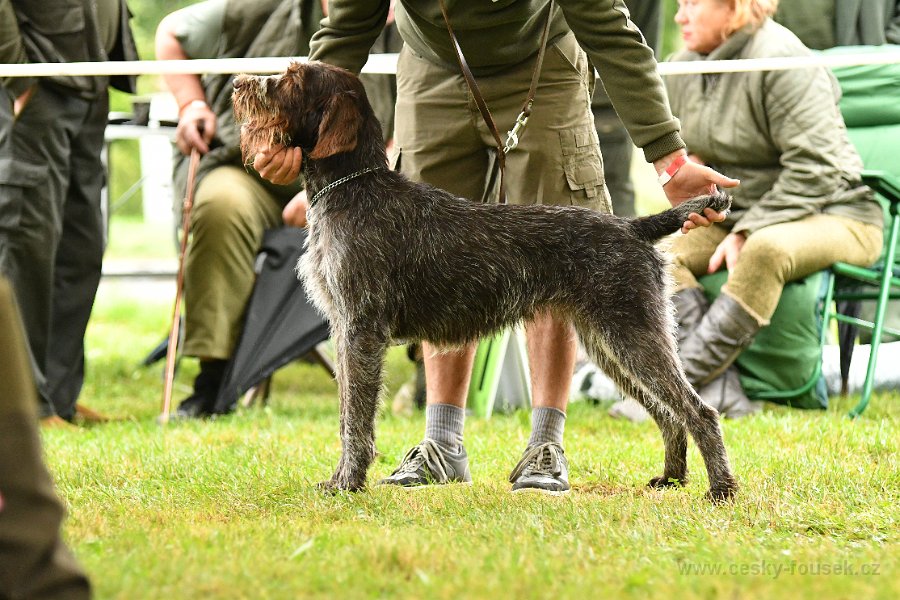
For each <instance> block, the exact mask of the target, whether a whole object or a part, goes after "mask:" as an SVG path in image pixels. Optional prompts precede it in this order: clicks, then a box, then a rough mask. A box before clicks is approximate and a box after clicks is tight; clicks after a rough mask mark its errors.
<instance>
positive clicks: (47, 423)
mask: <svg viewBox="0 0 900 600" xmlns="http://www.w3.org/2000/svg"><path fill="white" fill-rule="evenodd" d="M41 427H42V428H44V429H78V426H77V425H73V424H72V423H69V422H68V421H66V420H65V419H63V418H62V417H60V416H59V415H50V416H49V417H43V418H42V419H41Z"/></svg>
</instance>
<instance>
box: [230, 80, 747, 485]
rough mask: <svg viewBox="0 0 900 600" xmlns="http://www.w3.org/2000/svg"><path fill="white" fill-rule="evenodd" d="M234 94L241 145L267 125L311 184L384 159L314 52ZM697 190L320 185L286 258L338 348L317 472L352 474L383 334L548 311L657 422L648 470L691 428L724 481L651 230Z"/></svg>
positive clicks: (693, 203) (710, 414)
mask: <svg viewBox="0 0 900 600" xmlns="http://www.w3.org/2000/svg"><path fill="white" fill-rule="evenodd" d="M234 103H235V114H236V115H237V118H238V119H240V120H243V121H245V122H246V124H245V126H244V128H243V135H242V146H243V148H244V153H245V157H252V156H253V155H254V154H255V152H256V151H257V150H258V149H259V148H261V147H264V146H265V145H266V144H268V143H269V142H271V140H289V141H290V144H292V145H294V146H299V147H300V148H302V150H303V153H304V173H305V176H306V185H307V192H308V194H309V197H310V198H312V197H313V196H314V195H315V194H316V193H317V192H318V191H319V190H321V189H322V188H324V187H325V186H327V185H328V184H331V183H332V182H334V181H336V180H338V179H340V178H342V177H345V176H347V175H351V174H354V173H358V172H359V171H361V170H363V169H366V168H371V167H382V166H384V165H385V163H386V156H385V151H384V145H383V142H382V137H381V128H380V126H379V124H378V122H377V120H376V118H375V116H374V114H373V112H372V108H371V106H370V105H369V103H368V100H367V99H366V96H365V92H364V90H363V87H362V84H361V83H360V82H359V80H358V78H357V77H355V76H354V75H352V74H351V73H349V72H347V71H344V70H342V69H338V68H335V67H331V66H328V65H325V64H323V63H315V62H313V63H306V64H294V65H292V66H291V67H290V68H289V69H288V70H287V72H286V73H285V74H283V75H281V76H278V77H269V78H261V77H253V76H246V75H243V76H239V77H238V78H237V79H236V80H235V94H234ZM707 206H709V207H712V208H714V209H716V210H724V209H726V208H727V207H728V206H729V200H728V198H727V197H726V196H724V195H719V194H717V195H714V196H703V197H699V198H696V199H693V200H690V201H688V202H685V203H684V204H682V205H680V206H678V207H676V208H674V209H670V210H668V211H666V212H664V213H661V214H659V215H653V216H649V217H643V218H640V219H633V220H629V219H621V218H617V217H614V216H612V215H604V214H600V213H596V212H592V211H589V210H586V209H581V208H573V207H553V206H528V207H525V206H508V205H496V204H476V203H473V202H469V201H467V200H462V199H460V198H456V197H454V196H452V195H451V194H449V193H447V192H444V191H442V190H439V189H436V188H434V187H431V186H429V185H425V184H419V183H413V182H411V181H409V180H408V179H406V178H405V177H404V176H402V175H400V174H399V173H395V172H392V171H389V170H387V169H379V170H377V171H374V172H371V173H365V174H362V175H359V176H357V177H355V178H353V179H351V180H349V181H347V182H346V183H343V184H342V185H340V186H339V187H337V188H335V189H332V190H329V191H327V192H326V193H324V194H323V195H322V198H321V199H320V200H319V201H318V202H317V203H315V204H314V205H313V206H311V207H310V210H309V213H308V220H309V236H308V242H307V244H308V248H307V251H306V253H305V254H304V256H303V258H302V259H301V261H300V264H299V265H298V271H299V274H300V276H301V278H302V280H303V283H304V285H305V287H306V290H307V292H308V294H309V296H310V298H311V299H312V300H313V302H314V303H315V305H316V306H317V307H318V308H319V309H320V310H321V311H322V312H323V313H324V314H325V315H326V316H327V317H328V318H329V319H330V322H331V327H332V337H333V340H334V343H335V348H336V353H337V365H336V366H337V378H338V387H339V389H340V402H341V442H342V448H343V453H342V455H341V459H340V462H339V464H338V466H337V469H336V471H335V473H334V475H333V477H332V478H331V480H330V481H328V482H326V484H325V485H326V486H327V487H329V488H332V489H346V490H357V489H360V488H362V487H363V486H364V485H365V479H366V471H367V469H368V467H369V465H370V463H371V462H372V459H373V457H374V448H375V445H374V441H375V416H376V409H377V405H378V400H379V394H380V392H381V387H382V368H383V362H384V354H385V351H386V349H387V347H388V345H389V344H390V343H391V341H392V340H394V339H402V340H427V341H429V342H431V343H433V344H435V345H438V346H457V345H461V344H466V343H468V342H472V341H474V340H477V339H478V338H480V337H483V336H485V335H488V334H492V333H494V332H496V331H497V330H498V329H500V328H503V327H507V326H510V325H513V324H516V323H519V322H522V321H524V320H529V319H531V318H532V317H533V316H534V315H535V313H537V312H539V311H551V312H553V313H554V314H555V315H558V316H560V317H563V318H566V319H569V320H571V321H572V322H573V323H574V325H575V328H576V330H577V331H578V334H579V335H580V337H581V340H582V343H583V344H584V345H585V348H586V349H587V351H588V354H589V355H590V356H591V358H592V359H593V360H594V361H595V362H596V363H597V364H598V365H599V366H600V367H601V368H602V369H603V370H604V372H606V373H607V374H608V375H609V376H610V377H611V378H612V379H613V380H614V381H615V382H616V383H617V384H618V385H619V386H620V388H621V389H622V390H623V391H625V392H626V393H628V394H629V395H631V396H633V397H634V398H636V399H637V400H638V401H639V402H640V403H641V404H642V405H643V406H644V407H646V408H647V410H648V411H649V412H650V414H651V415H652V416H653V418H654V419H655V420H656V422H657V424H658V425H659V427H660V429H661V430H662V434H663V438H664V441H665V454H666V455H665V465H664V468H663V473H662V475H661V476H659V477H656V478H654V479H652V480H651V482H650V485H652V486H656V487H662V486H668V485H676V484H682V483H684V482H685V481H686V480H687V461H686V452H687V433H690V435H691V436H692V437H693V438H694V440H695V442H696V443H697V446H698V447H699V449H700V452H701V454H702V455H703V459H704V462H705V463H706V468H707V472H708V475H709V481H710V490H709V496H710V497H711V498H712V499H714V500H720V499H726V498H730V497H731V496H733V495H734V493H735V491H736V489H737V484H736V482H735V479H734V478H733V476H732V474H731V471H730V468H729V465H728V458H727V455H726V452H725V446H724V444H723V441H722V433H721V430H720V427H719V421H718V414H717V413H716V411H715V410H713V409H712V408H710V407H709V406H707V405H706V404H704V403H703V402H702V401H701V400H700V398H699V396H698V395H697V394H696V393H695V392H694V390H693V388H692V387H691V386H690V384H689V383H688V381H687V379H686V378H685V375H684V373H683V371H682V368H681V363H680V361H679V359H678V355H677V353H676V342H675V337H674V320H673V317H672V309H671V304H670V302H669V299H668V297H667V290H666V284H667V280H666V268H665V267H666V261H665V259H664V257H663V256H662V255H661V254H660V253H659V252H658V251H657V250H656V248H655V247H654V246H653V242H654V241H656V240H657V239H658V238H660V237H662V236H663V235H667V234H669V233H672V232H674V231H676V230H678V229H679V228H680V227H681V225H682V223H683V222H684V221H685V220H686V219H687V216H688V215H689V214H690V213H692V212H697V213H700V212H702V210H703V209H704V208H705V207H707Z"/></svg>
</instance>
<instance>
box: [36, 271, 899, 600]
mask: <svg viewBox="0 0 900 600" xmlns="http://www.w3.org/2000/svg"><path fill="white" fill-rule="evenodd" d="M170 311H171V299H170V298H169V297H167V296H166V294H165V293H162V294H159V293H151V292H150V291H147V290H143V289H142V290H141V291H140V292H137V293H135V292H134V291H133V290H129V289H128V288H127V287H121V286H114V287H111V286H106V285H104V288H103V289H102V290H101V294H100V296H99V298H98V305H97V309H96V312H95V316H94V318H93V320H92V323H91V326H90V329H89V334H88V335H89V337H88V346H89V354H88V360H89V370H88V380H87V383H86V388H85V391H84V396H83V401H84V403H85V404H87V405H89V406H92V407H95V408H98V409H101V410H103V411H105V412H107V413H109V414H111V415H113V416H116V417H120V418H122V419H123V420H122V421H120V422H115V423H111V424H107V425H104V426H99V427H93V428H82V429H79V430H70V431H58V430H54V431H46V432H45V433H44V441H45V450H46V454H47V460H48V463H49V465H50V468H51V470H52V472H53V473H54V475H55V477H56V481H57V483H58V486H59V491H60V494H61V496H62V497H63V498H64V500H65V501H66V503H67V505H68V507H69V512H70V514H69V518H68V520H67V522H66V524H65V536H66V539H67V540H68V542H69V543H70V545H71V546H72V548H73V550H74V551H75V553H76V554H77V556H78V558H79V559H80V561H81V562H82V564H83V565H84V566H85V568H86V569H87V571H88V572H89V574H90V575H91V577H92V580H93V582H94V584H95V586H96V591H97V597H98V598H127V599H137V598H295V597H321V598H335V597H336V598H367V597H388V598H392V597H402V598H595V597H631V598H646V597H666V598H671V597H686V598H691V597H698V598H716V597H728V598H796V597H816V598H819V599H824V598H860V599H861V598H896V597H898V596H900V577H898V569H897V567H898V558H900V546H898V541H900V540H898V537H900V536H898V531H900V522H898V521H900V460H898V446H900V426H898V420H900V395H898V394H892V395H879V396H876V397H875V398H874V400H873V402H872V404H871V406H870V408H869V410H868V411H867V412H866V413H865V415H864V417H863V418H862V419H859V420H858V421H856V422H851V421H850V420H848V419H847V418H845V416H844V415H845V413H846V410H847V409H848V408H849V407H850V406H852V404H851V403H852V402H853V400H852V399H851V400H844V401H836V402H835V406H833V407H832V408H831V409H830V410H828V411H827V412H802V411H796V410H786V409H782V408H779V407H774V406H770V407H768V408H767V410H766V411H765V412H764V413H763V414H761V415H759V416H756V417H752V418H747V419H744V420H741V421H734V422H731V421H727V422H725V423H724V430H725V435H726V443H727V446H728V449H729V451H730V455H731V459H732V463H733V466H734V470H735V472H736V474H737V476H738V477H739V479H740V482H741V484H742V486H743V487H742V490H741V494H740V496H739V498H738V499H737V501H735V502H734V503H733V504H729V505H725V506H711V505H709V504H707V503H705V502H704V501H703V499H702V494H703V492H704V491H705V487H706V477H705V474H704V472H703V469H702V466H701V462H700V458H699V455H698V453H697V452H696V450H695V449H694V448H693V447H692V448H691V451H690V455H689V463H690V466H691V469H692V477H693V479H692V481H691V482H690V483H689V484H688V485H687V487H685V488H683V489H680V490H672V491H665V492H660V491H653V490H649V489H647V488H645V487H644V484H645V483H646V481H647V480H648V479H649V478H650V477H651V476H653V475H656V474H658V472H659V470H660V468H661V464H662V443H661V440H660V436H659V433H658V432H657V430H656V429H655V426H654V425H652V424H650V423H644V424H640V425H635V424H631V423H626V422H621V421H616V420H613V419H611V418H609V417H608V416H606V411H605V410H604V407H602V406H595V405H591V404H586V403H576V404H573V405H572V407H571V410H570V416H569V419H568V424H567V431H566V442H567V449H568V456H569V459H570V463H571V480H572V483H573V491H572V493H571V494H569V495H568V496H566V497H563V498H547V497H538V496H531V495H512V494H510V493H509V492H508V489H509V484H508V483H507V482H506V477H507V475H508V472H509V470H510V469H511V468H512V466H513V465H514V464H515V462H516V460H517V459H518V456H519V453H520V452H521V450H522V448H523V447H524V444H525V442H526V440H527V435H528V415H527V413H524V412H520V413H516V414H512V415H499V416H495V417H494V418H492V419H490V420H488V421H484V420H478V419H474V418H472V419H469V421H468V422H467V424H466V446H467V449H468V450H469V453H470V456H471V461H472V462H471V464H472V471H473V477H474V485H472V486H449V487H446V488H442V489H427V490H420V491H416V492H408V491H402V490H394V489H384V488H378V487H374V486H372V487H370V488H369V489H367V490H366V491H365V492H363V493H359V494H354V495H339V496H327V495H323V494H321V493H319V492H317V491H316V490H315V489H314V484H315V483H316V482H317V481H320V480H323V479H325V478H327V477H328V476H329V475H330V473H331V469H332V468H333V466H334V465H335V463H336V461H337V458H338V456H339V452H340V443H339V440H338V437H337V405H336V388H335V384H334V382H333V381H331V380H330V379H329V378H328V376H327V375H326V374H325V372H324V371H323V370H322V369H321V368H318V367H315V366H311V365H305V364H294V365H290V366H289V367H286V368H285V369H283V370H281V371H280V372H279V373H278V374H277V375H276V378H275V381H274V391H273V397H272V399H271V403H270V405H269V407H267V408H264V409H263V408H252V409H247V410H243V411H241V412H239V413H238V414H236V415H233V416H229V417H226V418H223V419H219V420H216V421H210V422H200V423H186V424H172V425H169V426H167V427H161V426H158V425H156V424H155V421H154V418H155V416H156V414H157V413H158V411H159V404H160V398H161V389H162V384H161V371H162V368H161V366H160V365H156V366H153V367H150V368H142V367H139V366H138V364H139V362H140V360H141V359H142V358H143V357H144V355H145V354H146V353H147V352H148V351H149V349H150V348H152V347H153V346H154V345H155V344H156V343H157V342H158V341H159V340H160V339H161V337H162V335H163V334H164V332H165V330H166V327H167V321H168V318H169V316H170ZM195 368H196V367H195V365H194V364H191V362H190V361H185V363H184V365H183V368H182V369H181V372H180V373H179V377H178V388H177V390H176V397H177V398H180V397H183V396H185V395H186V394H187V392H188V388H189V384H190V382H191V381H192V378H193V375H194V374H195V372H196V371H195ZM411 374H412V367H411V365H410V363H409V362H408V361H407V360H406V359H405V357H404V356H403V353H402V351H401V350H400V349H395V351H393V352H392V354H391V356H390V360H389V364H388V367H387V387H388V394H389V396H390V395H391V394H393V393H394V392H395V391H396V390H397V389H398V387H399V386H400V385H401V384H402V383H403V382H404V381H405V380H406V379H407V378H408V377H409V376H410V375H411ZM388 405H389V403H388ZM422 429H423V418H422V416H421V414H419V415H415V416H413V417H411V418H409V417H396V416H393V415H391V414H389V413H388V412H386V413H385V414H384V415H383V416H382V418H381V419H380V420H379V437H378V449H379V451H380V453H381V455H380V456H379V458H378V460H377V461H376V463H375V465H374V466H373V468H372V470H371V473H370V477H369V480H370V482H372V481H374V480H376V479H377V478H379V477H382V476H384V475H386V474H388V473H389V472H390V471H391V469H392V468H393V466H394V465H395V463H396V462H397V461H398V459H399V458H400V457H401V456H402V454H403V452H404V451H405V450H406V449H407V447H408V446H409V445H410V444H412V443H414V442H416V441H418V440H419V438H420V436H421V432H422Z"/></svg>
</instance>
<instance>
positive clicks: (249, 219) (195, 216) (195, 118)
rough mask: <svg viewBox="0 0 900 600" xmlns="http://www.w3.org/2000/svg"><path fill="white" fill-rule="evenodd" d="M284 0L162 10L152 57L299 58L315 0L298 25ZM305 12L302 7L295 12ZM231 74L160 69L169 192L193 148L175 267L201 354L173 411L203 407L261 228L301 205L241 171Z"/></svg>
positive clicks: (187, 340)
mask: <svg viewBox="0 0 900 600" xmlns="http://www.w3.org/2000/svg"><path fill="white" fill-rule="evenodd" d="M297 4H300V2H296V1H293V0H207V1H205V2H201V3H199V4H194V5H192V6H189V7H187V8H184V9H181V10H179V11H176V12H174V13H171V14H170V15H168V16H166V17H165V18H164V19H163V20H162V21H161V22H160V24H159V28H158V29H157V32H156V57H157V58H158V59H187V58H192V59H196V58H225V57H232V58H233V57H244V56H298V55H305V54H308V50H309V39H310V37H311V36H312V34H313V32H314V31H315V30H316V28H318V23H319V20H320V19H321V18H322V6H321V3H320V0H311V4H312V5H313V6H312V8H313V9H314V12H315V11H317V12H315V14H311V18H310V19H308V20H307V21H306V22H301V21H300V20H299V19H291V18H290V16H291V15H292V14H293V13H295V12H296V9H297V7H296V6H295V5H297ZM304 14H307V13H304ZM231 78H232V76H231V75H208V76H205V77H204V78H203V79H201V78H200V77H199V76H198V75H172V74H170V75H166V76H164V79H165V81H166V84H167V85H168V86H169V89H170V90H171V91H172V93H173V94H174V96H175V99H176V101H177V102H178V106H179V122H178V129H177V131H176V140H175V143H176V145H177V147H178V150H179V151H180V153H181V155H179V156H178V157H177V158H176V166H175V175H174V177H175V184H176V185H175V190H176V198H182V197H183V195H184V191H185V188H186V185H187V181H186V179H187V163H188V161H187V159H186V155H189V154H190V153H191V150H192V149H195V148H196V149H197V150H198V151H199V152H200V153H201V155H202V158H201V160H200V164H199V167H198V170H197V175H196V187H195V196H194V209H193V213H192V215H191V220H192V223H191V232H192V239H191V243H190V244H189V246H188V251H187V255H186V257H185V265H184V294H185V314H184V333H185V335H184V345H183V352H184V354H185V355H187V356H196V357H198V358H199V359H200V372H199V374H198V375H197V378H196V380H195V381H194V393H193V395H191V396H189V397H188V398H187V399H186V400H184V401H183V402H182V403H181V404H180V406H179V407H178V409H177V411H176V413H175V414H176V416H179V417H197V416H203V415H208V414H210V413H211V411H212V409H213V407H214V405H215V399H216V394H217V392H218V389H219V384H220V383H221V380H222V377H223V375H224V372H225V365H226V364H227V360H228V359H229V358H230V357H231V354H232V353H233V351H234V348H235V346H236V344H237V339H238V337H239V335H240V328H241V324H242V319H243V314H244V309H245V307H246V305H247V302H248V301H249V299H250V294H251V292H252V291H253V282H254V272H253V263H254V258H255V256H256V252H257V250H258V249H259V246H260V243H261V242H262V236H263V232H264V231H265V230H266V229H269V228H273V227H278V226H281V225H282V222H283V221H287V222H288V223H289V224H291V223H290V222H291V221H292V220H294V219H297V220H298V221H299V222H297V223H296V224H298V225H299V224H302V221H303V217H304V214H303V211H302V210H300V211H295V210H294V209H295V208H296V207H297V205H298V202H297V201H295V202H293V203H291V201H292V199H293V198H295V196H297V195H298V194H299V193H300V191H301V186H300V184H299V183H298V184H295V185H292V186H276V185H273V184H270V183H269V182H267V181H264V180H262V179H261V178H259V177H258V176H257V175H256V173H255V172H253V171H252V170H248V169H245V168H244V165H243V161H242V159H241V152H240V131H239V129H238V127H237V126H236V124H235V121H234V117H233V114H232V105H231V89H232V86H231Z"/></svg>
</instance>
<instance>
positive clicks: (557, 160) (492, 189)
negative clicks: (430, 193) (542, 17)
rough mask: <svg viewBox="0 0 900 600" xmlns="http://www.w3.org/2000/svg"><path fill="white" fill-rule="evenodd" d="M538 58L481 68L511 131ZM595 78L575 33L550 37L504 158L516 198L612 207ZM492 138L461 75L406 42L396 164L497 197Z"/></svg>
mask: <svg viewBox="0 0 900 600" xmlns="http://www.w3.org/2000/svg"><path fill="white" fill-rule="evenodd" d="M533 68H534V62H533V59H532V60H528V61H525V62H524V63H522V64H520V65H516V66H514V67H511V68H509V69H506V70H505V71H503V72H501V73H499V74H496V75H492V76H486V77H477V78H476V80H477V82H478V86H479V89H480V90H481V93H482V94H483V96H484V99H485V101H486V103H487V105H488V108H489V109H490V111H491V114H492V115H493V117H494V122H495V123H496V124H497V128H498V130H499V131H500V132H501V136H502V137H503V138H504V140H505V137H506V131H507V130H509V129H510V128H512V126H513V124H514V123H515V121H516V117H517V116H518V114H519V112H520V110H521V108H522V104H523V102H524V101H525V98H526V96H527V95H528V87H529V84H530V83H531V75H532V71H533ZM593 82H594V76H593V70H592V69H590V67H589V64H588V61H587V57H586V56H585V54H584V52H583V51H582V50H581V48H579V46H578V43H577V42H576V41H575V37H574V36H573V35H571V34H569V35H567V36H565V37H563V38H562V39H560V40H559V41H558V42H556V43H555V44H553V45H550V46H548V47H547V51H546V55H545V58H544V64H543V68H542V70H541V79H540V84H539V86H538V89H537V92H536V94H535V100H534V108H533V112H532V115H531V118H530V119H529V121H528V125H527V127H526V129H525V132H524V134H523V135H522V136H521V137H520V141H519V146H518V148H516V149H515V150H513V151H512V152H510V153H509V155H508V156H507V159H506V187H507V193H508V197H509V203H510V204H549V205H578V206H586V207H589V208H593V209H595V210H599V211H603V212H611V210H612V209H611V207H610V200H609V194H608V193H607V191H606V186H605V185H604V183H603V164H602V161H601V158H600V149H599V145H598V141H597V132H596V130H595V129H594V118H593V115H592V113H591V107H590V102H591V94H592V91H593ZM495 147H496V143H495V141H494V138H493V136H492V135H491V134H490V131H489V130H488V128H487V126H486V125H485V123H484V121H483V119H482V117H481V114H480V113H479V112H478V108H477V107H476V105H475V102H474V100H473V98H472V95H471V93H470V92H469V90H468V87H467V86H466V83H465V80H464V79H463V77H462V75H460V74H459V73H458V71H450V70H447V69H445V68H443V67H440V66H437V65H435V64H433V63H431V62H429V61H428V60H426V59H424V58H421V57H419V56H416V55H415V54H413V53H412V52H411V51H410V50H409V49H408V48H407V47H404V49H403V50H402V51H401V52H400V58H399V61H398V64H397V108H396V132H395V146H394V153H393V156H392V163H393V165H392V166H393V167H394V168H395V169H398V170H400V171H401V172H402V173H404V174H405V175H406V176H408V177H409V178H411V179H413V180H415V181H424V182H427V183H430V184H431V185H434V186H436V187H439V188H442V189H445V190H447V191H449V192H451V193H453V194H455V195H457V196H460V197H463V198H468V199H470V200H474V201H482V200H487V201H494V200H496V196H497V193H498V191H497V188H498V183H497V182H494V181H491V180H490V174H491V166H492V165H493V161H494V160H495V157H496V151H495Z"/></svg>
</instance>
